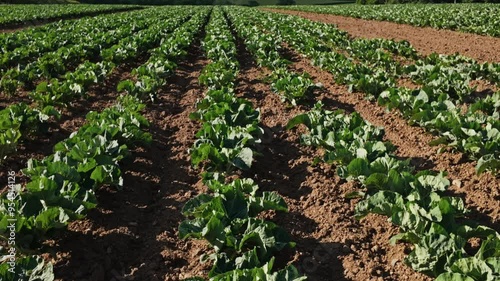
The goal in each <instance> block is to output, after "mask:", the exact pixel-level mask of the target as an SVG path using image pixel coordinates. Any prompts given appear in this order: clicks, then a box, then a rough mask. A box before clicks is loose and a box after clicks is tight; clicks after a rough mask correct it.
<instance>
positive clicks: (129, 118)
mask: <svg viewBox="0 0 500 281" xmlns="http://www.w3.org/2000/svg"><path fill="white" fill-rule="evenodd" d="M143 108H144V105H143V104H141V102H140V100H138V99H137V98H134V97H132V96H122V97H120V98H119V99H118V102H117V103H116V104H115V105H114V106H112V107H109V108H106V109H104V110H103V111H102V112H90V113H88V114H87V117H86V120H87V122H86V124H85V125H84V126H82V127H81V128H80V129H79V130H78V131H76V132H74V133H73V134H72V135H71V136H70V137H69V138H67V139H65V140H63V141H61V142H59V143H57V144H56V145H55V146H54V153H53V154H51V155H49V156H47V157H45V158H44V159H42V160H40V161H38V160H34V159H30V160H29V161H28V166H27V168H26V169H24V170H23V173H24V174H25V175H27V176H28V177H30V181H29V182H28V183H27V184H26V185H25V186H21V185H15V186H12V187H10V188H9V190H7V191H6V192H4V193H2V195H1V197H0V238H1V239H2V245H3V247H2V254H3V255H4V257H6V259H5V260H3V261H2V263H1V264H0V279H1V280H5V281H9V280H43V281H48V280H53V279H54V276H53V273H52V265H51V264H44V263H43V259H41V258H39V257H36V256H31V254H30V253H33V250H36V249H37V248H39V247H40V245H41V242H42V241H43V240H44V238H46V237H47V236H50V235H51V233H52V232H53V231H54V230H55V229H61V228H65V227H66V226H67V224H68V223H69V222H71V221H74V220H77V219H81V218H83V217H85V215H86V213H87V211H88V210H89V209H92V208H95V206H96V203H97V202H96V197H95V193H94V192H95V190H96V189H97V188H99V187H100V186H102V185H113V186H116V187H118V188H120V187H121V186H122V184H123V179H122V171H121V169H120V167H119V164H118V163H119V162H120V161H121V160H123V158H124V157H126V156H127V155H128V154H129V147H134V146H135V145H138V144H148V143H150V141H151V135H150V134H149V133H147V132H145V131H143V129H144V128H145V127H147V126H148V122H147V120H146V119H145V118H144V117H143V116H142V115H141V113H140V111H141V110H143ZM12 233H15V235H14V240H12ZM13 249H15V250H13Z"/></svg>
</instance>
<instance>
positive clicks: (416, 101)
mask: <svg viewBox="0 0 500 281" xmlns="http://www.w3.org/2000/svg"><path fill="white" fill-rule="evenodd" d="M253 14H254V15H253V16H254V19H258V20H256V21H258V22H259V23H261V24H262V25H264V26H265V28H266V29H267V30H270V31H272V32H275V33H278V34H281V36H282V38H284V39H285V41H286V42H287V43H288V44H289V45H290V46H291V47H292V48H294V49H295V50H297V51H298V52H300V53H302V54H305V55H307V56H308V57H309V58H311V59H312V61H313V64H315V65H317V66H319V67H321V68H323V69H325V70H327V71H329V72H331V73H332V74H334V75H335V79H336V82H337V83H341V84H347V85H349V86H350V88H351V90H357V91H361V92H364V93H367V94H369V95H373V96H375V97H376V98H378V102H379V104H381V105H386V106H387V107H388V108H397V109H399V110H400V111H401V113H402V114H403V116H404V117H406V118H407V119H409V120H410V123H411V124H417V125H420V126H423V127H424V128H426V129H427V130H429V131H430V132H433V133H436V134H439V135H440V136H441V137H440V138H439V139H438V140H437V141H436V142H433V143H431V144H440V143H445V144H448V145H449V146H451V147H453V148H455V149H457V150H459V151H461V152H463V153H465V154H466V155H468V156H469V158H470V159H472V160H477V161H478V164H477V166H476V171H477V172H478V173H482V172H484V171H485V170H492V171H493V172H494V173H497V172H498V170H499V169H500V149H499V143H500V133H499V130H500V121H498V114H499V113H498V106H499V104H498V94H494V95H490V96H487V97H484V98H478V99H477V100H476V102H474V103H473V104H472V105H470V106H469V107H468V109H467V111H466V112H465V113H464V112H462V111H461V110H462V109H461V108H462V106H461V105H460V103H459V100H460V98H458V97H457V98H453V96H454V95H459V93H460V90H459V88H460V87H461V86H460V85H464V84H463V83H462V82H457V83H458V84H457V85H458V86H453V87H452V86H451V85H454V83H455V82H453V83H449V85H450V87H448V86H444V84H443V83H441V82H440V83H436V81H434V80H432V81H428V83H427V82H426V84H425V86H423V87H422V88H420V89H414V90H412V89H409V88H405V87H396V86H395V83H396V80H395V79H394V76H393V75H390V74H389V73H387V72H386V71H385V70H384V69H382V68H376V67H373V65H370V64H364V63H363V62H356V61H353V60H352V59H349V58H347V57H346V56H345V55H343V54H342V53H339V52H333V51H332V49H331V48H330V47H328V46H327V45H326V44H325V43H324V42H323V41H322V40H321V37H320V36H319V35H318V34H319V32H318V30H317V29H318V28H320V30H321V31H322V32H323V34H328V32H329V31H330V30H331V29H332V28H333V27H332V26H329V25H324V24H319V25H318V26H317V29H313V28H311V27H310V26H309V25H311V22H310V21H306V20H298V21H296V20H297V18H292V17H288V16H283V15H276V14H273V13H266V14H263V13H261V12H254V13H253ZM302 22H304V24H302ZM313 30H316V31H313ZM298 34H300V36H298ZM409 53H411V52H409ZM439 58H440V56H437V55H436V56H429V57H428V58H427V59H426V60H440V59H439ZM441 61H444V62H443V63H445V64H446V63H450V64H453V63H459V62H463V61H464V59H463V58H460V57H456V58H455V59H453V58H452V57H448V62H446V61H445V60H444V59H441ZM433 69H440V68H439V67H437V68H433ZM470 69H480V70H481V71H484V72H488V71H489V72H488V73H489V74H488V73H483V74H479V73H476V74H474V75H482V76H491V77H497V76H498V72H496V73H497V74H495V71H496V70H495V69H496V68H495V67H494V66H492V65H488V66H485V65H483V66H481V67H479V68H477V67H476V68H475V67H472V66H471V67H470ZM488 69H489V70H488ZM478 71H479V70H478ZM443 73H444V74H443V75H446V73H448V72H447V71H444V70H443ZM466 73H468V74H467V75H473V74H470V73H469V72H466ZM433 75H434V74H432V75H431V76H433ZM455 76H456V77H462V76H463V75H462V74H460V75H458V74H457V75H454V76H453V77H455ZM450 77H451V76H450ZM450 79H451V78H450ZM467 87H468V86H467ZM465 92H469V90H467V91H465ZM465 92H462V93H465Z"/></svg>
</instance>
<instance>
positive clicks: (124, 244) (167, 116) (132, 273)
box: [51, 42, 208, 281]
mask: <svg viewBox="0 0 500 281" xmlns="http://www.w3.org/2000/svg"><path fill="white" fill-rule="evenodd" d="M199 46H200V44H199V42H198V43H197V44H196V45H195V46H194V47H192V48H191V49H190V50H189V54H190V55H189V56H188V57H187V58H186V59H184V60H182V61H181V62H180V63H179V66H178V69H177V70H176V74H175V76H174V77H172V78H171V79H169V83H168V84H167V85H166V86H165V87H164V88H163V90H162V91H161V92H160V93H159V101H158V102H157V103H156V104H148V105H147V108H146V110H145V111H146V112H145V116H146V117H147V119H148V120H149V121H150V128H149V131H150V132H151V133H152V135H153V143H152V144H151V146H149V147H138V148H135V149H133V151H132V152H131V154H132V157H131V159H129V160H128V161H126V162H125V163H123V165H122V168H123V171H125V176H124V183H125V185H124V189H123V190H121V191H116V190H115V189H114V188H102V189H101V190H99V191H98V192H97V198H98V201H99V204H100V205H99V206H98V208H97V209H95V210H92V211H91V212H90V214H89V216H88V217H87V218H86V219H85V220H82V221H78V222H75V223H72V224H71V225H70V227H69V231H66V232H64V233H62V234H61V236H60V238H59V239H55V240H54V241H52V243H53V244H54V245H52V247H54V250H53V252H52V254H51V258H54V259H55V273H56V276H57V278H59V280H65V281H68V280H89V281H90V280H92V281H100V280H132V279H133V280H151V281H153V280H181V279H183V278H187V277H191V276H195V275H203V274H204V271H205V270H206V269H207V265H205V264H201V263H200V261H199V258H200V256H201V254H202V253H206V252H207V251H208V247H207V246H206V245H205V243H203V242H200V241H195V240H187V241H183V240H180V239H179V238H178V232H177V229H178V226H179V223H180V222H181V221H182V220H183V219H184V218H183V216H182V214H181V209H182V207H183V206H184V203H185V202H186V201H187V200H188V199H190V198H192V197H193V196H195V195H196V194H197V193H199V192H201V191H202V189H203V188H202V185H201V184H200V183H199V182H198V181H199V177H198V175H199V171H195V170H193V169H192V168H191V165H190V158H189V153H188V149H189V148H190V147H191V145H192V143H193V142H194V135H195V132H196V131H197V129H198V124H197V123H196V122H194V121H191V120H190V119H189V113H191V112H193V111H195V102H196V100H197V99H199V98H201V97H202V93H203V88H202V87H201V86H200V85H199V84H198V76H199V74H200V71H201V69H202V68H203V66H204V65H206V63H207V61H206V60H205V59H204V58H203V55H202V52H201V51H200V48H199ZM193 187H194V188H193ZM75 241H78V243H75Z"/></svg>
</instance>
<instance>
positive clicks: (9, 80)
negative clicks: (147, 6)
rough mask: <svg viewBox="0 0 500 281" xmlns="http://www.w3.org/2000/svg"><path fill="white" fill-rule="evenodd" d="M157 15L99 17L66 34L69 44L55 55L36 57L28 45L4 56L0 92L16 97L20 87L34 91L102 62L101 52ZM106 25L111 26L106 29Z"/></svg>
mask: <svg viewBox="0 0 500 281" xmlns="http://www.w3.org/2000/svg"><path fill="white" fill-rule="evenodd" d="M154 15H155V12H154V10H143V11H140V12H132V13H127V16H126V17H124V16H123V15H121V17H120V16H118V15H115V16H114V17H112V18H107V17H98V18H96V20H95V21H93V22H92V23H91V24H88V23H87V22H85V21H82V27H81V28H75V29H72V33H69V34H68V33H67V36H68V39H67V40H69V42H70V43H69V42H68V43H66V44H65V45H63V46H61V47H60V48H57V49H56V50H54V51H49V52H44V53H38V54H33V52H34V51H31V49H30V48H33V49H35V50H36V49H38V48H37V47H38V45H36V44H34V45H31V44H28V45H26V46H23V47H20V48H16V49H15V50H13V51H12V52H7V53H4V54H3V59H4V60H5V62H4V64H5V71H2V73H1V76H2V78H1V80H0V90H1V91H2V92H3V93H4V94H7V95H13V94H15V93H16V91H17V89H18V88H19V87H24V88H27V89H32V88H34V84H35V83H36V82H37V81H40V80H50V79H52V78H57V77H59V76H62V75H64V74H65V73H66V72H70V71H71V70H73V69H74V68H75V67H76V66H78V65H79V64H80V63H82V62H84V61H86V60H95V59H96V58H100V52H101V50H103V49H107V48H110V47H111V46H113V45H115V44H117V43H119V42H120V40H122V39H124V38H127V37H129V36H131V35H133V34H134V33H136V32H139V31H140V30H144V29H146V28H148V26H149V24H151V17H152V16H154ZM132 23H136V24H132ZM104 24H108V26H105V27H103V25H104ZM58 32H59V31H58V30H57V29H54V30H52V31H51V30H49V31H47V32H46V33H47V36H49V37H50V33H58ZM75 37H76V38H78V39H76V38H75ZM38 40H43V38H40V39H38ZM29 54H31V56H29ZM37 56H38V57H37Z"/></svg>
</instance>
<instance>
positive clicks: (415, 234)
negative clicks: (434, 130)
mask: <svg viewBox="0 0 500 281" xmlns="http://www.w3.org/2000/svg"><path fill="white" fill-rule="evenodd" d="M301 124H302V125H305V126H306V127H307V128H308V130H309V132H308V133H306V134H303V135H302V136H301V142H302V143H303V144H305V145H310V146H314V147H319V148H322V150H323V151H324V155H323V160H324V161H325V162H327V163H332V164H334V165H336V167H337V174H338V175H339V176H340V177H341V178H344V179H346V180H348V181H351V180H356V181H359V182H360V183H361V184H362V185H363V187H364V188H365V189H364V191H360V192H355V193H352V194H349V196H353V197H354V196H361V197H363V199H362V200H361V201H360V202H359V203H358V204H357V206H356V218H358V219H361V218H363V217H365V216H366V215H368V214H369V213H375V214H381V215H385V216H387V217H388V218H389V221H390V222H392V223H393V224H395V225H397V226H398V227H399V229H400V233H399V234H397V235H395V236H393V237H392V238H391V242H392V243H396V242H398V241H405V242H409V243H412V244H413V250H412V252H411V253H410V254H409V255H408V256H407V257H406V259H405V261H406V263H407V264H408V265H409V266H411V267H412V268H413V269H415V270H416V271H418V272H422V273H424V274H427V275H429V276H432V277H436V278H437V279H436V280H439V281H451V280H455V281H456V280H461V281H465V280H467V281H479V280H481V281H486V280H487V281H493V280H498V279H499V278H500V250H499V249H500V235H499V234H498V233H497V232H496V231H495V230H493V229H491V228H489V227H486V226H483V225H479V224H478V223H477V222H475V221H473V220H471V219H469V218H468V217H467V214H468V210H467V209H466V208H465V204H464V202H463V200H462V199H461V198H459V197H453V196H450V195H448V193H447V192H446V190H447V188H448V187H449V185H450V181H449V180H448V179H447V178H446V177H445V174H444V173H435V172H432V171H429V170H424V171H418V172H416V171H415V170H414V167H412V166H411V165H410V161H409V159H406V160H402V159H401V158H399V157H397V156H396V155H394V154H393V153H394V151H395V146H394V145H393V144H392V143H390V142H387V141H385V142H384V141H383V139H384V130H383V128H381V127H375V126H372V125H371V124H369V123H368V122H366V121H365V120H363V119H362V117H361V116H360V115H359V114H358V113H353V114H349V115H348V114H345V113H344V112H343V111H341V110H337V111H328V110H325V109H323V108H322V104H321V103H320V102H319V103H317V104H316V105H315V107H314V109H312V110H311V111H310V112H307V113H305V114H301V115H298V116H296V117H294V118H293V119H291V120H290V121H289V123H288V125H287V129H292V128H294V127H296V126H299V125H301ZM472 238H476V239H479V241H480V246H479V247H476V248H474V247H470V241H471V239H472Z"/></svg>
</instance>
